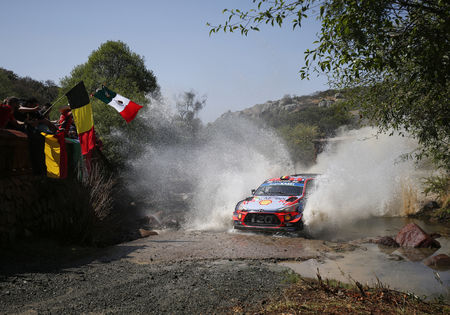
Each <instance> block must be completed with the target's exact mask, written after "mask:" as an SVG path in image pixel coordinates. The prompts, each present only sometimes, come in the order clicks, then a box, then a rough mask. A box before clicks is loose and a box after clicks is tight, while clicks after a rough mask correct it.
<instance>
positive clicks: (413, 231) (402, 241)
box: [395, 223, 441, 248]
mask: <svg viewBox="0 0 450 315" xmlns="http://www.w3.org/2000/svg"><path fill="white" fill-rule="evenodd" d="M395 241H396V242H397V243H398V244H399V245H400V246H401V247H414V248H439V247H441V245H440V244H439V242H438V241H436V240H435V239H434V238H432V237H431V236H430V235H428V234H427V233H426V232H425V231H424V230H422V229H421V228H420V227H419V226H418V225H417V224H415V223H410V224H408V225H405V226H404V227H403V228H402V229H401V230H400V232H398V234H397V236H396V237H395Z"/></svg>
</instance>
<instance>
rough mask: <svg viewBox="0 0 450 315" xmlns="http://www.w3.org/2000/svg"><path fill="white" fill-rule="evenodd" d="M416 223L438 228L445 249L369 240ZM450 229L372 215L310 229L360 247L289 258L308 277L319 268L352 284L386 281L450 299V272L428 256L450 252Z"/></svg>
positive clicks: (423, 294)
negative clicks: (430, 263) (320, 255)
mask: <svg viewBox="0 0 450 315" xmlns="http://www.w3.org/2000/svg"><path fill="white" fill-rule="evenodd" d="M410 222H415V223H416V224H418V225H419V226H420V227H422V228H423V229H424V230H425V231H426V232H428V233H431V232H437V233H440V234H441V235H442V237H440V238H439V239H438V241H439V242H440V244H441V248H440V249H438V250H433V249H402V248H400V249H395V248H386V247H384V246H379V245H375V244H369V243H366V242H365V241H364V240H367V238H371V237H376V236H385V235H388V236H395V235H396V234H397V232H398V231H399V230H400V229H401V228H402V227H403V226H404V225H405V224H407V223H410ZM449 232H450V229H449V227H448V226H443V225H440V224H431V223H424V222H422V221H420V220H412V219H407V218H372V219H368V220H362V221H358V222H354V223H353V224H351V225H348V226H345V227H340V228H329V229H327V230H322V231H320V232H314V231H312V232H310V233H311V235H312V236H313V237H314V238H319V239H324V240H328V241H334V242H347V241H357V242H358V243H361V245H360V248H358V249H356V250H355V251H350V252H342V253H328V254H326V255H324V257H323V258H319V259H309V260H307V261H303V262H283V263H282V265H284V266H287V267H290V268H292V269H293V270H294V271H295V272H297V273H299V274H300V275H302V276H305V277H311V278H315V277H316V273H317V269H319V272H320V274H321V276H322V277H323V278H329V279H336V280H339V281H342V282H346V283H352V282H354V281H359V282H361V283H367V284H369V285H372V286H374V285H383V286H388V287H389V288H392V289H397V290H401V291H405V292H410V293H413V294H415V295H417V296H420V297H426V298H427V299H433V298H439V297H442V298H444V299H445V300H447V301H450V271H449V270H433V269H431V268H429V267H428V266H426V265H424V263H423V261H424V260H425V259H426V258H428V257H430V256H433V255H437V254H447V255H450V238H449V234H450V233H449Z"/></svg>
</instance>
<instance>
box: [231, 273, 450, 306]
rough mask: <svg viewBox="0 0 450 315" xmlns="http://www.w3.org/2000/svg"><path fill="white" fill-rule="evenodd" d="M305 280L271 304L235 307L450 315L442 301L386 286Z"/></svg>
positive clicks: (319, 278)
mask: <svg viewBox="0 0 450 315" xmlns="http://www.w3.org/2000/svg"><path fill="white" fill-rule="evenodd" d="M317 276H318V279H317V280H313V279H304V278H299V280H298V281H297V282H296V283H294V284H291V285H290V286H289V287H288V288H287V289H286V290H285V291H284V292H282V293H281V294H280V296H276V297H273V298H272V300H271V301H270V302H269V303H265V304H261V305H260V306H259V307H258V308H254V309H249V308H246V307H245V306H243V305H239V306H235V307H234V308H233V312H234V313H241V314H348V313H350V314H450V307H449V305H447V304H444V303H442V302H439V303H438V302H425V301H423V300H420V299H419V298H417V297H416V296H415V295H413V294H406V293H402V292H398V291H394V290H389V289H388V288H386V286H385V285H383V284H382V283H380V282H379V283H378V285H377V286H376V287H375V288H369V287H365V286H363V285H361V284H360V283H359V282H356V284H355V285H351V284H343V283H340V282H338V281H335V280H323V279H322V277H321V276H320V273H319V272H318V274H317Z"/></svg>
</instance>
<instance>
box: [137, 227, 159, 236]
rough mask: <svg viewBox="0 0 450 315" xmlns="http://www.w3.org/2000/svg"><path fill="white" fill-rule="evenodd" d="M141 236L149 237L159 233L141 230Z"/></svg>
mask: <svg viewBox="0 0 450 315" xmlns="http://www.w3.org/2000/svg"><path fill="white" fill-rule="evenodd" d="M139 234H140V235H141V237H149V236H150V235H158V232H156V231H149V230H144V229H139Z"/></svg>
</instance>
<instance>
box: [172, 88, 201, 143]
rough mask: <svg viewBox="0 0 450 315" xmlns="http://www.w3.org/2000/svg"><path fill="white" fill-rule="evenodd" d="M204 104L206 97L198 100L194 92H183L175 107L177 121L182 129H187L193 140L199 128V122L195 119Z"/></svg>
mask: <svg viewBox="0 0 450 315" xmlns="http://www.w3.org/2000/svg"><path fill="white" fill-rule="evenodd" d="M205 103H206V97H203V98H202V99H198V98H197V96H196V95H195V92H194V91H192V90H191V91H189V92H184V93H183V95H182V96H181V97H180V99H179V100H178V101H177V102H176V107H177V111H178V115H179V121H180V122H181V123H182V125H183V126H182V127H184V129H187V131H188V132H189V134H190V135H192V137H193V138H195V137H196V135H197V132H198V131H199V129H200V128H201V121H200V119H199V118H198V117H197V115H198V113H199V112H200V110H202V109H203V107H204V106H205Z"/></svg>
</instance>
